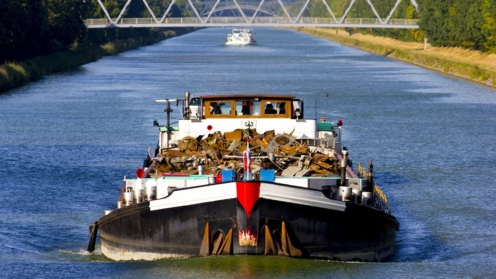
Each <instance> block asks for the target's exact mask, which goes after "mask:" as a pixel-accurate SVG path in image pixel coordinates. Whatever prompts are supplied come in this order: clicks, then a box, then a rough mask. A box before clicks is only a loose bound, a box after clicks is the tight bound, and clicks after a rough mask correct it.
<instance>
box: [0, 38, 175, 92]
mask: <svg viewBox="0 0 496 279" xmlns="http://www.w3.org/2000/svg"><path fill="white" fill-rule="evenodd" d="M174 36H176V33H175V32H173V31H171V30H169V31H165V32H163V34H162V36H160V37H158V38H133V39H128V40H121V41H114V42H109V43H106V44H104V45H101V46H83V47H75V48H73V49H69V50H67V51H64V52H58V53H54V54H51V55H47V56H39V57H35V58H32V59H29V60H24V61H20V62H6V63H4V64H3V65H0V92H5V91H8V90H10V89H13V88H16V87H19V86H22V85H24V84H26V83H28V82H32V81H36V80H39V79H41V78H42V77H44V76H45V75H49V74H52V73H55V72H61V71H66V70H69V69H73V68H76V67H78V66H81V65H83V64H86V63H89V62H93V61H96V60H98V59H99V58H101V57H102V56H106V55H116V54H118V53H120V52H123V51H126V50H129V49H133V48H137V47H140V46H143V45H150V44H153V43H156V42H159V41H161V40H164V39H167V38H170V37H174Z"/></svg>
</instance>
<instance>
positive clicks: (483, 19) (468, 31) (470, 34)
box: [309, 0, 496, 53]
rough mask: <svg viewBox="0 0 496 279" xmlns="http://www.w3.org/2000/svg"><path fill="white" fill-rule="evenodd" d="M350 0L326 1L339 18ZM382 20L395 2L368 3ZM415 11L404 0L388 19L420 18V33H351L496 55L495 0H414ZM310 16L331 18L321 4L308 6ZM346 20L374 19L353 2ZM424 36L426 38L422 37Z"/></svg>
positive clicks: (363, 3)
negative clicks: (462, 48)
mask: <svg viewBox="0 0 496 279" xmlns="http://www.w3.org/2000/svg"><path fill="white" fill-rule="evenodd" d="M351 1H352V0H326V3H328V5H329V8H330V9H331V10H332V11H333V13H334V15H335V16H336V17H337V18H338V19H339V18H341V17H342V16H343V14H344V13H345V11H346V9H347V8H348V6H349V4H350V3H351ZM371 2H372V4H373V5H374V7H375V9H376V11H377V13H378V14H379V16H380V17H381V18H383V19H384V18H387V16H388V15H389V13H390V11H391V10H392V8H393V7H394V5H395V3H396V0H371ZM416 2H417V3H418V5H419V8H420V11H419V12H417V11H416V10H415V8H414V6H413V5H412V4H411V2H410V1H407V0H403V1H401V3H400V5H399V6H398V8H397V9H396V11H395V12H394V14H393V15H392V17H391V18H401V19H420V23H419V25H420V30H402V29H368V30H364V29H361V30H350V31H352V32H367V33H370V34H374V35H381V36H388V37H393V38H396V39H399V40H405V41H422V40H423V38H424V36H426V37H427V38H428V39H429V42H430V43H431V44H432V45H434V46H450V47H464V48H470V49H475V50H481V51H485V52H492V53H496V0H442V1H441V0H416ZM309 10H310V14H311V15H312V16H317V17H330V15H329V13H328V11H327V8H326V7H325V6H324V4H323V3H322V2H321V1H313V2H312V4H310V5H309ZM347 18H376V16H375V14H374V12H373V11H372V8H371V7H370V5H369V4H368V2H367V0H356V1H355V3H354V5H353V7H352V9H351V10H350V11H349V13H348V15H347ZM424 34H425V35H424Z"/></svg>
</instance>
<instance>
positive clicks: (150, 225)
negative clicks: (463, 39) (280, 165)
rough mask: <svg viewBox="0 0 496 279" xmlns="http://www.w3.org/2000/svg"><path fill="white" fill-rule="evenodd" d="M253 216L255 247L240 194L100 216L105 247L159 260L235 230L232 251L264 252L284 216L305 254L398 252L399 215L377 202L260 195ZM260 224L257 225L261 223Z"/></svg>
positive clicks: (374, 257)
mask: <svg viewBox="0 0 496 279" xmlns="http://www.w3.org/2000/svg"><path fill="white" fill-rule="evenodd" d="M255 207H256V210H255V211H254V213H253V215H256V216H255V217H257V218H255V219H253V218H252V219H253V220H257V223H258V224H255V225H254V227H255V229H256V231H258V232H259V233H258V242H257V244H256V246H240V244H239V241H238V237H239V235H238V228H239V225H238V224H239V220H238V216H239V215H237V210H238V211H239V210H240V207H239V204H238V201H237V199H236V198H234V199H227V200H219V201H212V202H206V203H200V204H193V205H187V206H181V207H174V208H167V209H161V210H156V211H150V207H149V202H144V203H140V204H137V205H133V206H129V207H125V208H121V209H118V210H115V211H113V212H112V213H110V214H109V215H106V216H104V217H102V218H101V219H100V220H99V222H98V223H99V227H100V236H101V242H102V252H103V254H104V255H105V256H107V257H108V258H110V259H113V260H154V259H159V258H168V257H171V258H172V257H174V258H176V257H194V256H199V255H200V248H201V246H202V239H203V238H204V233H205V228H206V225H207V223H208V226H209V232H210V239H211V238H213V237H214V236H215V235H216V234H218V232H222V233H223V235H224V236H225V235H226V234H227V233H228V232H229V230H230V229H233V230H232V234H233V235H232V244H231V245H232V247H231V248H232V249H231V250H230V254H233V255H263V254H264V252H265V251H266V247H265V241H264V239H265V237H266V236H265V233H264V231H265V230H264V229H265V227H264V226H265V225H267V226H268V228H269V231H270V232H271V235H273V237H274V238H275V239H277V235H279V236H280V234H281V231H282V224H283V221H284V223H285V226H286V229H287V233H288V236H289V239H290V241H291V243H292V245H293V246H294V247H295V248H297V249H298V250H299V251H301V253H302V257H304V258H321V259H331V260H343V261H384V260H385V259H387V258H388V257H390V256H392V255H393V254H394V247H395V237H396V230H397V229H398V222H397V220H396V219H395V218H394V217H393V216H392V215H390V214H387V213H384V212H382V211H380V210H377V209H375V208H372V207H367V206H363V205H358V204H354V203H351V202H347V203H346V208H345V210H344V211H338V210H332V209H323V208H319V207H313V206H308V205H301V204H294V203H289V202H282V201H276V200H271V199H264V198H260V199H259V200H258V201H257V202H256V206H255ZM257 226H258V227H257Z"/></svg>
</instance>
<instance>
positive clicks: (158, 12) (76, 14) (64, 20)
mask: <svg viewBox="0 0 496 279" xmlns="http://www.w3.org/2000/svg"><path fill="white" fill-rule="evenodd" d="M0 1H1V8H0V62H4V61H15V60H23V59H27V58H32V57H35V56H40V55H46V54H50V53H54V52H59V51H64V50H67V49H69V48H70V47H72V46H75V45H81V44H83V45H84V44H102V43H105V42H108V41H114V40H119V39H127V38H132V37H153V36H157V35H158V33H159V32H160V30H158V29H153V28H152V29H144V28H134V29H104V30H102V29H99V30H94V29H89V30H88V29H86V28H85V26H84V21H83V20H84V19H85V18H104V17H105V14H104V13H103V11H102V9H101V8H100V6H99V4H98V2H97V0H0ZM171 1H172V0H147V3H148V4H149V5H148V6H149V8H150V9H151V10H152V11H153V13H154V14H155V16H156V17H157V18H161V17H162V16H163V14H164V13H165V11H166V9H167V7H168V6H169V4H170V3H171ZM325 1H326V3H327V5H328V6H329V8H330V9H331V10H332V11H333V13H334V15H335V16H336V18H338V19H339V18H341V17H342V16H343V15H344V13H345V11H346V9H347V7H348V6H349V4H350V3H351V1H352V0H325ZM102 2H103V3H104V5H105V7H106V8H107V10H108V11H109V15H110V16H111V17H112V18H116V17H117V16H119V14H120V13H121V9H122V7H124V6H125V4H126V2H127V0H102ZM194 2H195V3H197V2H198V1H194ZM371 2H372V3H373V5H374V7H375V8H376V11H377V13H378V14H379V16H380V17H381V18H386V17H387V16H388V15H389V13H390V11H391V9H392V8H393V7H394V5H395V3H396V0H371ZM416 2H417V3H418V4H419V6H420V11H419V12H417V11H416V10H415V8H414V7H413V5H412V4H411V2H410V1H407V0H404V1H401V3H400V5H399V7H398V8H397V9H396V11H395V13H394V14H393V15H392V18H402V19H412V18H413V19H414V18H417V19H420V23H419V25H420V30H408V29H407V30H403V29H368V30H367V29H366V30H364V29H362V30H350V31H354V32H356V31H359V32H367V33H371V34H375V35H382V36H389V37H393V38H396V39H400V40H407V41H422V40H423V38H424V34H425V36H426V37H427V38H428V39H429V42H430V43H431V44H432V45H434V46H452V47H458V46H459V47H464V48H470V49H475V50H481V51H486V52H492V53H496V0H443V1H440V0H416ZM174 3H175V4H174V5H173V7H172V9H170V10H169V15H168V16H172V17H179V16H183V15H185V16H186V15H189V14H188V11H187V9H186V8H185V7H186V6H187V1H186V0H176V1H175V2H174ZM179 7H181V8H179ZM300 8H301V6H298V5H296V6H294V7H293V8H288V9H289V12H290V14H293V15H296V14H297V13H298V11H299V9H300ZM150 16H151V15H150V13H149V11H148V8H147V7H146V6H145V5H144V3H143V1H132V2H131V4H130V6H129V7H128V9H127V10H126V12H125V13H124V17H150ZM190 16H191V15H190ZM304 16H314V17H330V14H329V13H328V11H327V7H326V6H325V5H324V4H323V2H322V1H311V2H310V4H309V5H308V7H307V11H306V12H305V13H304ZM347 18H375V14H374V13H373V11H372V9H371V7H370V5H369V4H368V2H367V0H355V3H354V5H353V8H352V9H351V10H350V11H349V13H348V15H347Z"/></svg>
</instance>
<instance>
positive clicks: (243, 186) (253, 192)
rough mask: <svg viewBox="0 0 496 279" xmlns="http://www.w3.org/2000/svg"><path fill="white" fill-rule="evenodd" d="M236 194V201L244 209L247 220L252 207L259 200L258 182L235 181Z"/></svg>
mask: <svg viewBox="0 0 496 279" xmlns="http://www.w3.org/2000/svg"><path fill="white" fill-rule="evenodd" d="M236 194H237V196H238V201H239V202H240V203H241V205H242V206H243V208H244V209H245V211H246V214H247V216H248V218H250V217H251V213H252V210H253V206H255V203H256V202H257V201H258V198H260V181H237V182H236Z"/></svg>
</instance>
